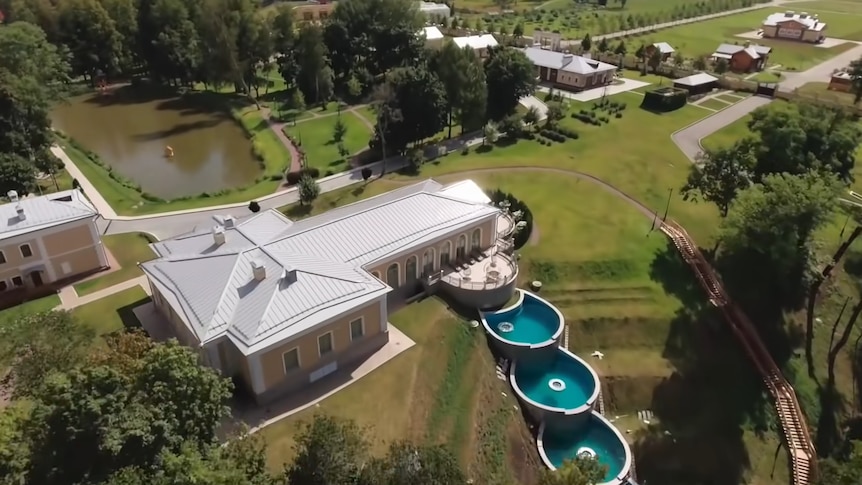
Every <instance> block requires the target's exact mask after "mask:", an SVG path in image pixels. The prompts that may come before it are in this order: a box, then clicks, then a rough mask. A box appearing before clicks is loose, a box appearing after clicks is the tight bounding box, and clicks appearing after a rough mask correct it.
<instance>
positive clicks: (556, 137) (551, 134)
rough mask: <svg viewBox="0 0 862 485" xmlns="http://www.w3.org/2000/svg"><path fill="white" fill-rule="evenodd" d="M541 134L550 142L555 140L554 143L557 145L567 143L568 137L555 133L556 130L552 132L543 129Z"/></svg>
mask: <svg viewBox="0 0 862 485" xmlns="http://www.w3.org/2000/svg"><path fill="white" fill-rule="evenodd" d="M539 134H540V135H541V136H543V137H545V138H547V139H549V140H553V141H555V142H557V143H562V142H564V141H566V137H565V136H563V135H561V134H559V133H557V132H556V131H554V130H550V129H548V128H543V129H542V131H540V132H539Z"/></svg>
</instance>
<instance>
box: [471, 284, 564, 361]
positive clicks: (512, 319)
mask: <svg viewBox="0 0 862 485" xmlns="http://www.w3.org/2000/svg"><path fill="white" fill-rule="evenodd" d="M517 291H518V300H517V301H516V302H515V303H514V304H512V305H511V306H508V307H506V308H504V309H502V310H498V311H495V312H483V313H482V325H483V326H484V327H485V331H486V332H488V335H490V336H491V337H492V341H493V342H494V347H495V348H496V349H497V351H498V352H500V353H501V354H502V355H503V356H504V357H506V358H507V359H509V360H512V361H516V360H521V359H532V360H540V359H542V358H546V359H550V358H552V357H553V351H554V350H556V349H557V348H558V346H559V341H560V337H561V336H562V335H563V328H564V327H565V320H564V319H563V314H562V313H560V311H559V310H557V308H556V307H555V306H554V305H551V304H550V303H548V302H547V301H546V300H545V299H544V298H541V297H539V296H537V295H535V294H533V293H530V292H528V291H524V290H522V289H518V290H517ZM506 323H510V324H511V327H510V330H509V331H501V329H500V326H501V324H506ZM539 351H544V352H539Z"/></svg>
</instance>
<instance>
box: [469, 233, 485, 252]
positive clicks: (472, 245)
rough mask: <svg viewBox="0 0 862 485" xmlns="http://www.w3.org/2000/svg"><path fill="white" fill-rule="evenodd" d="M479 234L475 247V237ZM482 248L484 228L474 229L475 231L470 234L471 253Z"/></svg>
mask: <svg viewBox="0 0 862 485" xmlns="http://www.w3.org/2000/svg"><path fill="white" fill-rule="evenodd" d="M477 233H478V234H479V237H478V238H477V241H476V244H475V245H474V244H473V236H475V235H476V234H477ZM481 247H482V228H481V227H477V228H476V229H473V231H471V232H470V251H475V250H477V249H480V248H481Z"/></svg>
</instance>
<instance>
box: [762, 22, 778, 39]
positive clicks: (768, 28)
mask: <svg viewBox="0 0 862 485" xmlns="http://www.w3.org/2000/svg"><path fill="white" fill-rule="evenodd" d="M761 29H762V30H763V36H764V37H775V36H776V35H778V27H777V26H775V25H764V26H762V27H761Z"/></svg>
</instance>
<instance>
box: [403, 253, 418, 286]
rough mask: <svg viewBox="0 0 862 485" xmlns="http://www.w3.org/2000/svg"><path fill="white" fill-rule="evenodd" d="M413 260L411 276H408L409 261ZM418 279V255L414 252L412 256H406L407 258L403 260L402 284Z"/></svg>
mask: <svg viewBox="0 0 862 485" xmlns="http://www.w3.org/2000/svg"><path fill="white" fill-rule="evenodd" d="M411 260H413V261H414V263H413V275H412V276H413V278H412V279H411V278H410V276H411V274H410V261H411ZM418 279H419V257H418V256H416V255H415V254H414V255H412V256H408V257H407V260H406V261H404V284H408V283H414V282H416V280H418Z"/></svg>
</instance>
